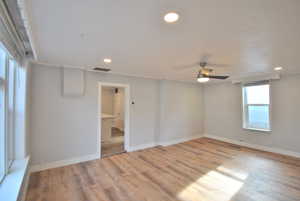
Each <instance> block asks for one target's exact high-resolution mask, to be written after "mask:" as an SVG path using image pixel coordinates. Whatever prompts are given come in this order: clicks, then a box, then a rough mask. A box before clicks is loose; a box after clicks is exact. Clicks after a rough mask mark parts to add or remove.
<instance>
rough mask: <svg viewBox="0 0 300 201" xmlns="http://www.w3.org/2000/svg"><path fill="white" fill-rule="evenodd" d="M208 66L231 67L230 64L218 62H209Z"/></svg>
mask: <svg viewBox="0 0 300 201" xmlns="http://www.w3.org/2000/svg"><path fill="white" fill-rule="evenodd" d="M207 66H208V67H220V68H227V67H230V65H228V64H216V63H207Z"/></svg>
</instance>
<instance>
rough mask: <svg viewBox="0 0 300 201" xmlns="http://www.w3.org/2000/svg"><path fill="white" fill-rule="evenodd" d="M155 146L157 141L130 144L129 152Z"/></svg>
mask: <svg viewBox="0 0 300 201" xmlns="http://www.w3.org/2000/svg"><path fill="white" fill-rule="evenodd" d="M155 146H156V143H154V142H152V143H147V144H141V145H136V146H130V147H129V148H128V150H127V151H128V152H132V151H138V150H142V149H147V148H151V147H155Z"/></svg>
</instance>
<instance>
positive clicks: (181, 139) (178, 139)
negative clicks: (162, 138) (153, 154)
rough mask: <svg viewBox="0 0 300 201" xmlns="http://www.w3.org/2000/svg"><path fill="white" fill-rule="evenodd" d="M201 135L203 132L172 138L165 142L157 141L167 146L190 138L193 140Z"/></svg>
mask: <svg viewBox="0 0 300 201" xmlns="http://www.w3.org/2000/svg"><path fill="white" fill-rule="evenodd" d="M202 137H203V134H199V135H193V136H189V137H184V138H177V139H172V140H169V141H167V142H159V145H161V146H169V145H173V144H178V143H182V142H186V141H190V140H195V139H198V138H202Z"/></svg>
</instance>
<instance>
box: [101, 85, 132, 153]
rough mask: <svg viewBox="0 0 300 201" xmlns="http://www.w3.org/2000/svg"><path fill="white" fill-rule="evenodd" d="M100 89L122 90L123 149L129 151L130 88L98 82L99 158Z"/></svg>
mask: <svg viewBox="0 0 300 201" xmlns="http://www.w3.org/2000/svg"><path fill="white" fill-rule="evenodd" d="M102 87H116V88H124V149H125V151H128V150H129V142H130V86H129V85H128V84H120V83H110V82H98V113H97V120H98V131H97V132H98V133H97V149H98V154H99V158H101V135H102V132H101V128H102V120H101V119H102Z"/></svg>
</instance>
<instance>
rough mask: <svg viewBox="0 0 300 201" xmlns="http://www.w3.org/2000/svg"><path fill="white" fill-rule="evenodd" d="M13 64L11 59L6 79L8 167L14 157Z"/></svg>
mask: <svg viewBox="0 0 300 201" xmlns="http://www.w3.org/2000/svg"><path fill="white" fill-rule="evenodd" d="M15 64H16V62H15V61H14V60H12V59H10V60H9V62H8V77H7V83H8V85H7V86H8V88H7V120H8V121H7V143H8V149H7V151H8V153H7V157H8V166H10V165H11V163H12V160H13V157H14V131H15V129H14V122H15Z"/></svg>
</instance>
